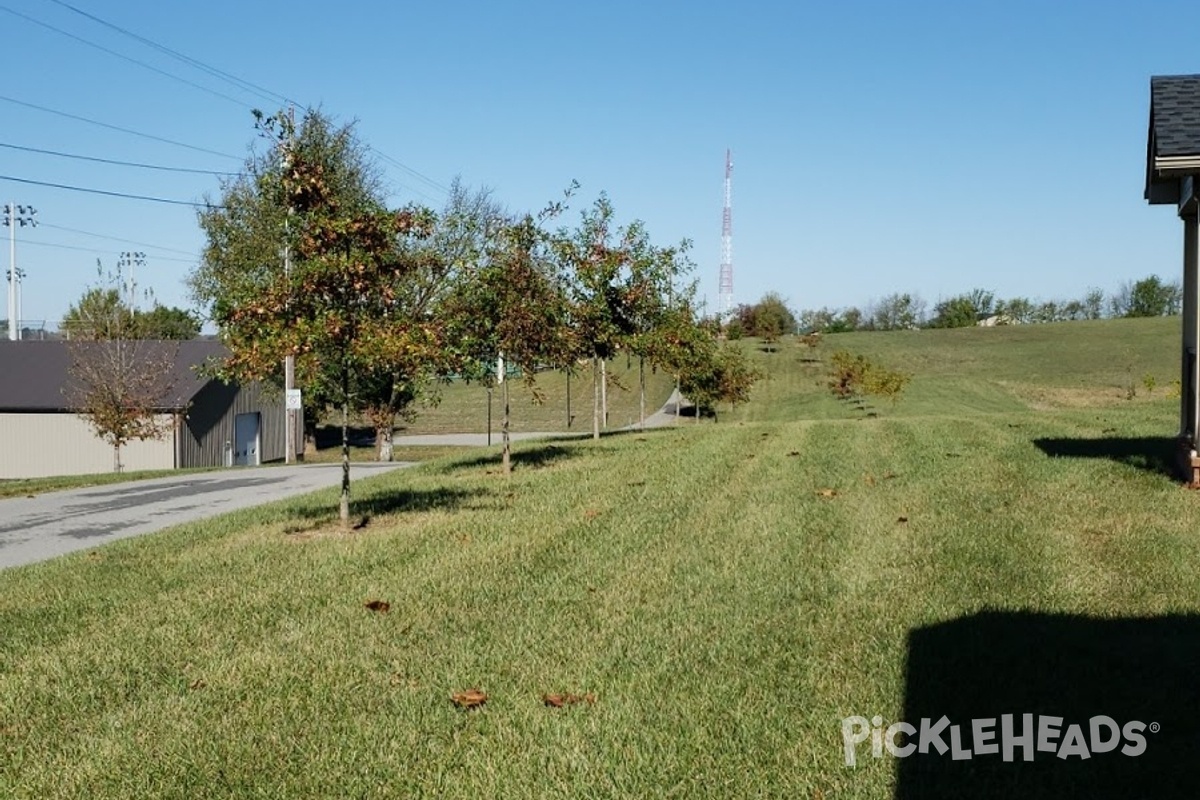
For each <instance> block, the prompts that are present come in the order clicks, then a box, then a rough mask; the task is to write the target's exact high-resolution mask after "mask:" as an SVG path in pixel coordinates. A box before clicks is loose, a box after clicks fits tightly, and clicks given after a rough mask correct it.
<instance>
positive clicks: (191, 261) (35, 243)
mask: <svg viewBox="0 0 1200 800" xmlns="http://www.w3.org/2000/svg"><path fill="white" fill-rule="evenodd" d="M28 245H33V246H34V247H53V248H56V249H58V250H79V251H81V252H84V253H115V252H117V251H116V250H97V249H96V248H94V247H79V246H78V245H73V244H58V243H57V242H41V241H22V242H21V246H22V247H26V246H28ZM151 260H153V261H177V262H179V263H180V264H195V263H196V262H198V261H199V260H200V257H199V256H197V257H195V258H172V257H171V256H154V257H153V258H152V259H151Z"/></svg>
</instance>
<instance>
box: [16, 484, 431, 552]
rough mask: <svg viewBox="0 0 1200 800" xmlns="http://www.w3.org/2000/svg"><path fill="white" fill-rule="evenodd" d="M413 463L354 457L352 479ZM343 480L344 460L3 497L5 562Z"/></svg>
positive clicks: (101, 541)
mask: <svg viewBox="0 0 1200 800" xmlns="http://www.w3.org/2000/svg"><path fill="white" fill-rule="evenodd" d="M407 466H411V464H408V463H401V462H396V463H392V464H372V463H354V464H351V465H350V476H351V478H352V479H357V478H362V477H366V476H368V475H375V474H379V473H380V472H384V471H386V470H390V469H397V468H399V467H407ZM341 479H342V465H341V464H307V465H300V466H295V467H282V466H280V467H259V468H243V469H231V470H221V471H217V472H203V473H193V474H190V475H179V476H173V477H169V478H155V479H153V480H146V481H130V482H129V483H117V484H113V485H111V486H93V487H90V488H87V489H69V490H67V491H62V492H48V493H46V494H39V495H36V496H34V497H32V498H28V497H13V498H8V499H4V500H0V569H3V568H5V567H15V566H18V565H20V564H30V563H32V562H34V561H42V560H44V559H47V558H53V557H54V556H59V555H63V554H64V553H69V552H71V551H73V550H82V549H85V548H91V547H95V546H96V545H98V544H104V543H105V542H111V541H113V540H114V539H124V538H126V537H129V536H137V535H140V534H143V533H152V532H154V531H158V530H162V529H163V528H167V527H170V526H171V525H177V524H179V523H181V522H192V521H193V520H197V519H203V518H204V517H212V516H216V515H217V514H222V513H224V512H226V511H234V510H236V509H239V508H247V507H250V506H257V505H261V504H263V503H269V502H271V501H272V500H279V499H280V498H284V497H291V496H293V495H298V494H305V493H307V492H311V491H314V490H316V489H324V488H325V487H327V486H337V485H339V484H340V482H341Z"/></svg>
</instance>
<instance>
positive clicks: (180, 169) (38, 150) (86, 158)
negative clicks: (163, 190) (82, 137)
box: [0, 142, 240, 177]
mask: <svg viewBox="0 0 1200 800" xmlns="http://www.w3.org/2000/svg"><path fill="white" fill-rule="evenodd" d="M0 147H6V148H8V149H9V150H22V151H24V152H26V153H41V154H42V155H46V156H58V157H59V158H74V159H78V160H80V161H94V162H96V163H98V164H115V165H116V166H119V167H138V168H139V169H156V170H161V171H163V172H187V173H190V174H193V175H217V176H219V177H233V176H234V175H238V174H240V173H237V172H221V171H219V170H212V169H188V168H187V167H164V166H160V165H158V164H140V163H138V162H136V161H118V160H116V159H112V158H98V157H96V156H82V155H78V154H77V153H62V152H59V151H57V150H42V149H41V148H38V147H24V146H22V145H19V144H7V143H5V142H0Z"/></svg>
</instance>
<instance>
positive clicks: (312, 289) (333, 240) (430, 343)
mask: <svg viewBox="0 0 1200 800" xmlns="http://www.w3.org/2000/svg"><path fill="white" fill-rule="evenodd" d="M255 116H256V120H257V122H258V127H259V130H260V131H261V132H262V133H263V134H264V135H265V136H267V137H268V138H269V140H270V141H271V148H270V151H269V152H268V153H267V154H265V155H264V156H261V157H253V156H252V157H251V158H250V159H249V161H248V162H247V164H246V169H245V172H244V173H243V174H242V175H241V176H239V177H238V178H236V179H234V180H233V181H231V182H228V183H226V184H225V185H224V186H223V197H222V202H221V203H220V204H219V205H214V206H210V207H209V208H207V209H205V210H204V211H202V212H201V214H200V222H201V227H202V228H203V229H204V230H205V233H206V234H207V237H208V243H207V246H206V248H205V252H204V261H203V263H202V264H201V266H200V268H199V269H198V270H197V271H196V272H195V273H194V274H193V276H192V286H193V291H194V292H195V294H196V295H197V297H198V299H200V300H201V301H202V302H205V303H207V304H208V305H210V306H211V308H212V318H213V320H214V322H215V323H216V324H217V327H218V330H219V331H220V335H221V338H222V340H223V341H224V342H225V344H226V345H227V346H228V347H229V348H230V351H231V355H230V356H229V357H228V358H227V359H225V360H224V362H223V363H222V364H220V365H219V369H218V370H217V373H218V374H219V375H221V376H222V377H225V378H230V379H236V380H251V379H260V380H261V379H270V378H274V379H276V380H278V377H279V373H280V366H281V365H282V363H283V361H284V358H285V356H288V355H292V356H294V357H295V361H296V374H297V379H298V381H299V382H301V383H303V384H305V385H306V386H307V387H309V388H310V389H311V390H312V391H315V392H316V393H317V394H318V395H320V396H322V397H324V398H328V399H330V400H333V401H334V402H336V403H337V405H339V406H340V407H341V416H342V491H341V496H340V498H339V508H338V511H339V518H340V519H341V521H342V525H343V526H344V527H348V526H349V518H350V443H349V418H350V414H351V412H352V411H356V412H357V411H364V410H365V409H366V407H367V405H368V402H369V400H370V388H371V386H372V385H374V382H375V381H376V379H377V378H378V377H379V375H380V374H381V373H386V372H388V371H390V370H392V369H393V368H394V367H393V365H395V364H397V363H400V364H406V365H411V364H414V363H421V362H424V361H427V360H432V359H434V358H436V357H437V355H438V354H439V353H440V349H439V346H438V345H439V341H438V325H437V324H436V323H435V322H434V321H431V320H429V319H427V318H424V317H420V316H413V315H412V314H411V313H409V309H408V308H407V307H406V306H405V304H404V301H403V298H404V296H405V292H406V291H408V289H409V287H410V286H411V281H412V278H413V276H414V275H415V274H417V272H418V271H419V268H420V266H421V259H422V258H424V257H425V251H424V249H423V248H422V247H421V243H422V242H424V241H427V240H428V239H429V238H430V237H431V236H432V233H433V227H434V219H435V217H434V214H433V213H432V212H431V211H429V210H428V209H424V208H420V207H407V208H403V209H398V210H390V209H388V208H386V207H385V206H384V205H383V203H382V201H381V199H380V197H379V192H378V183H377V180H376V179H375V178H374V177H373V176H375V175H376V174H377V171H376V169H375V168H374V167H373V165H372V164H371V162H370V161H369V160H368V158H367V155H366V147H365V146H364V145H363V144H361V143H360V142H359V141H358V140H357V138H356V137H355V136H354V134H353V131H352V129H351V128H350V127H348V126H347V127H343V128H340V129H336V130H335V129H334V128H333V126H332V125H331V124H330V122H329V121H328V120H327V119H325V118H324V117H323V116H321V115H320V114H319V113H318V112H312V113H310V114H308V115H306V117H305V119H304V120H303V123H302V125H301V128H300V129H299V130H298V131H297V130H296V129H295V128H294V126H293V125H292V124H291V120H290V117H288V116H285V115H284V114H282V113H280V114H277V115H274V116H272V117H264V116H263V115H262V113H261V112H256V115H255ZM285 221H286V222H287V224H286V225H284V222H285ZM284 234H286V236H287V238H286V241H287V243H288V246H289V247H290V250H291V253H292V255H293V259H292V263H291V267H290V269H289V270H284V269H283V265H282V264H281V263H280V261H281V259H280V258H279V257H278V250H279V244H280V243H281V242H283V241H285V239H284Z"/></svg>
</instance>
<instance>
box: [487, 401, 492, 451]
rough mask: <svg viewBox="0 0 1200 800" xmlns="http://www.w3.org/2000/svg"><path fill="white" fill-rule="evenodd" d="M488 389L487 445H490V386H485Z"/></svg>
mask: <svg viewBox="0 0 1200 800" xmlns="http://www.w3.org/2000/svg"><path fill="white" fill-rule="evenodd" d="M487 390H488V417H487V446H488V447H491V446H492V387H491V386H489V387H487Z"/></svg>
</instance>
